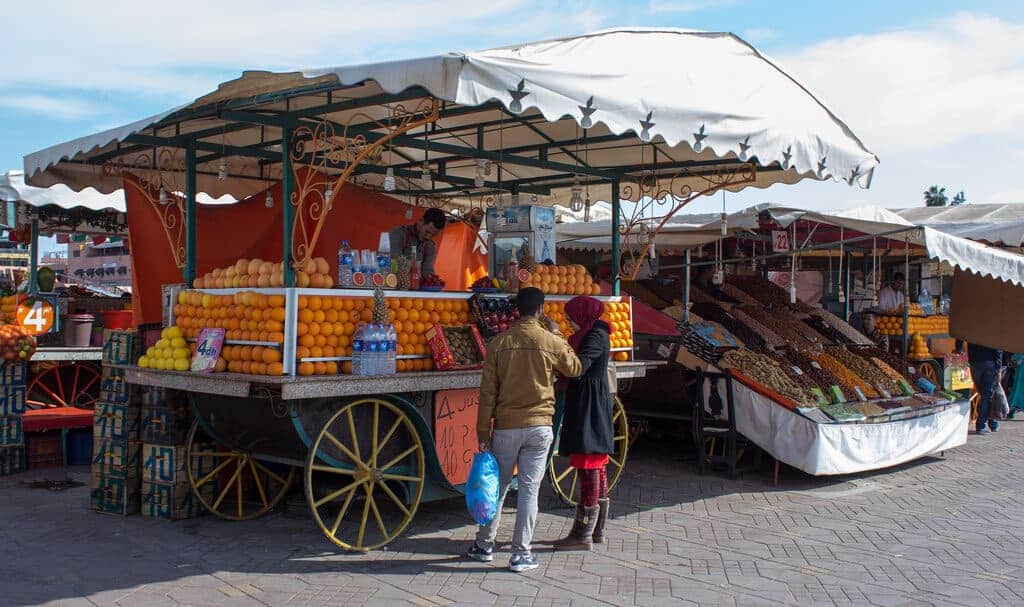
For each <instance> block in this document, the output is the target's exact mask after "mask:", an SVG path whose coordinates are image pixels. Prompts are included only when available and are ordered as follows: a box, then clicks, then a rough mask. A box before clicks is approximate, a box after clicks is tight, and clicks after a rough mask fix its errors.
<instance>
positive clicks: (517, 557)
mask: <svg viewBox="0 0 1024 607" xmlns="http://www.w3.org/2000/svg"><path fill="white" fill-rule="evenodd" d="M537 567H540V563H538V562H537V557H535V556H533V555H532V554H525V555H524V554H514V555H512V558H511V559H509V561H508V568H509V569H511V570H512V571H513V572H515V573H522V572H524V571H530V570H531V569H536V568H537Z"/></svg>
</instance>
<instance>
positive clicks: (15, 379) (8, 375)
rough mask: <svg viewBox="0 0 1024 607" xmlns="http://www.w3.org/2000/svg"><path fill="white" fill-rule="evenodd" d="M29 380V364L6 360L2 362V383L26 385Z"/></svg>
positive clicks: (0, 374) (0, 371) (0, 378)
mask: <svg viewBox="0 0 1024 607" xmlns="http://www.w3.org/2000/svg"><path fill="white" fill-rule="evenodd" d="M27 380H28V364H26V363H15V362H5V363H2V364H0V385H4V386H24V385H25V382H26V381H27Z"/></svg>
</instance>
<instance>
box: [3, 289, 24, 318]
mask: <svg viewBox="0 0 1024 607" xmlns="http://www.w3.org/2000/svg"><path fill="white" fill-rule="evenodd" d="M25 297H26V296H25V295H6V296H4V297H0V320H3V322H6V323H13V322H14V317H15V314H16V313H17V310H18V303H20V302H21V301H23V300H24V299H25Z"/></svg>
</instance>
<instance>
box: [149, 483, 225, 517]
mask: <svg viewBox="0 0 1024 607" xmlns="http://www.w3.org/2000/svg"><path fill="white" fill-rule="evenodd" d="M202 492H203V498H204V499H206V501H207V502H208V503H211V502H213V501H214V500H215V499H216V498H215V496H214V483H208V484H207V485H205V486H204V487H203V488H202ZM203 512H205V509H204V508H203V505H202V504H201V503H200V502H199V499H198V498H197V497H196V495H195V493H193V492H192V487H191V486H190V485H189V484H188V483H187V482H185V483H173V484H168V483H150V482H146V481H143V483H142V516H149V517H153V518H162V519H165V520H169V521H177V520H181V519H186V518H194V517H197V516H199V515H200V514H203Z"/></svg>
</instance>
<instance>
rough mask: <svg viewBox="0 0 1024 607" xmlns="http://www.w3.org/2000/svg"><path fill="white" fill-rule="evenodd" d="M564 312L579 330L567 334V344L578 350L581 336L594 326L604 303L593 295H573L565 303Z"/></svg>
mask: <svg viewBox="0 0 1024 607" xmlns="http://www.w3.org/2000/svg"><path fill="white" fill-rule="evenodd" d="M565 314H566V316H568V317H569V319H570V320H572V321H573V322H574V323H576V324H577V325H578V326H579V330H578V331H576V332H575V333H573V334H572V335H570V336H569V345H570V346H572V349H573V350H576V351H579V349H580V343H582V342H583V337H584V336H586V334H587V333H589V332H590V330H591V329H593V328H594V323H595V322H597V321H598V320H600V319H601V315H602V314H604V303H603V302H601V301H599V300H597V299H594V298H593V297H583V296H580V297H573V298H572V299H570V300H569V303H567V304H565Z"/></svg>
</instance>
